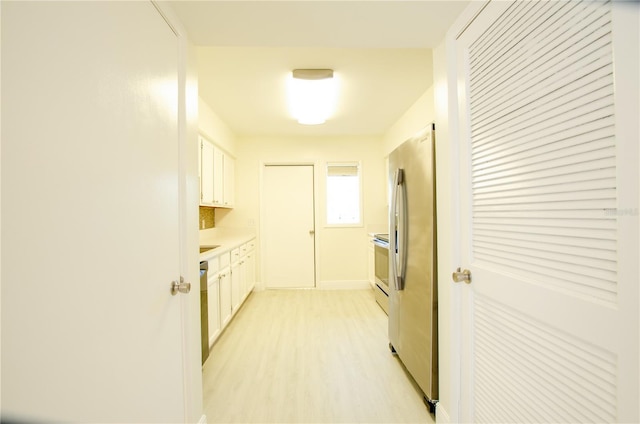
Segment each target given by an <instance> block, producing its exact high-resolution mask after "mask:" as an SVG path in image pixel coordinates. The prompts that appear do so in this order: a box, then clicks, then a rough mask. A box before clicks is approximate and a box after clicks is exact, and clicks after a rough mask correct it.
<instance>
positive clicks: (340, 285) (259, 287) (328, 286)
mask: <svg viewBox="0 0 640 424" xmlns="http://www.w3.org/2000/svg"><path fill="white" fill-rule="evenodd" d="M366 289H371V283H370V282H369V281H366V280H338V281H320V282H318V283H317V284H316V290H366ZM253 290H254V291H263V290H267V288H266V287H265V286H264V284H262V283H260V282H258V283H256V285H255V287H254V288H253Z"/></svg>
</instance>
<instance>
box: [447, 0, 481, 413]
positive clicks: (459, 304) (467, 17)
mask: <svg viewBox="0 0 640 424" xmlns="http://www.w3.org/2000/svg"><path fill="white" fill-rule="evenodd" d="M488 4H489V1H478V2H471V3H470V4H469V6H468V7H467V8H466V9H465V10H464V11H463V12H462V13H461V14H460V15H459V16H458V18H457V20H456V22H455V23H454V24H453V25H452V26H451V27H450V28H449V31H448V32H447V36H446V38H445V41H444V49H445V53H444V54H445V60H446V63H445V66H446V90H447V99H448V105H447V111H446V114H447V121H448V122H447V124H448V128H447V129H444V128H442V127H441V128H440V131H439V132H438V134H437V135H436V140H437V139H438V137H440V138H441V141H440V142H439V143H438V142H437V141H436V143H437V149H436V152H437V151H438V148H440V149H442V148H443V147H444V146H447V148H448V149H449V151H448V152H446V153H445V152H442V151H440V154H439V155H440V156H442V155H448V159H449V166H450V171H449V175H448V176H447V177H448V178H447V179H448V180H449V186H448V187H442V186H438V187H437V190H436V191H437V192H438V191H441V190H443V189H446V190H449V191H450V203H449V204H448V205H446V207H445V205H442V204H439V209H440V208H443V209H446V208H449V211H450V212H452V215H451V216H450V228H446V229H444V228H440V226H441V225H442V224H440V223H439V224H438V227H439V228H438V234H447V233H448V234H449V235H450V236H451V240H452V242H451V246H450V255H451V258H450V263H449V264H447V265H450V266H452V267H456V266H460V265H461V254H460V228H459V225H458V223H459V222H460V218H459V209H460V196H459V185H460V177H459V174H458V173H457V172H456V170H457V169H458V168H457V166H458V164H459V163H460V152H459V143H460V137H459V134H458V127H459V126H458V101H459V99H458V86H457V84H458V77H457V66H458V65H457V59H456V40H457V39H458V37H460V36H461V35H462V33H463V32H464V31H465V30H466V29H467V28H468V27H469V25H471V23H472V22H473V21H474V20H475V19H476V17H477V16H478V15H479V14H480V12H481V11H482V10H484V8H485V7H486V6H487V5H488ZM442 137H446V138H447V140H442ZM436 169H437V168H436ZM442 180H446V179H445V178H442V177H440V176H438V177H437V178H436V181H442ZM445 230H446V231H445ZM438 265H439V269H440V270H441V272H442V273H443V275H444V274H445V272H446V271H448V270H447V269H446V267H444V266H440V265H444V264H443V263H441V259H440V260H439V263H438ZM451 270H453V268H452V269H451ZM447 275H448V274H447ZM463 308H464V305H463V299H462V296H461V287H460V286H456V285H454V286H453V287H450V298H449V314H448V315H447V316H442V315H441V316H440V318H442V319H443V320H449V321H450V327H449V331H450V334H449V356H448V357H449V361H450V363H449V369H450V375H449V377H450V381H449V401H448V404H447V405H446V406H447V408H449V410H448V411H447V410H445V409H444V404H443V402H439V403H438V405H437V409H436V421H437V422H460V417H461V406H462V402H461V396H462V388H463V383H462V381H461V367H462V365H463V364H462V362H461V342H462V337H463V334H462V327H461V322H462V320H461V315H460V314H461V311H463ZM442 398H443V395H442V394H441V399H442ZM449 413H451V415H449ZM440 414H446V420H445V416H439V415H440Z"/></svg>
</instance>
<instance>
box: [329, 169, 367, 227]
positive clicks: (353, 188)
mask: <svg viewBox="0 0 640 424" xmlns="http://www.w3.org/2000/svg"><path fill="white" fill-rule="evenodd" d="M361 185H362V184H361V179H360V164H359V163H357V162H348V163H330V164H327V225H330V226H341V225H345V226H359V225H361V224H362V201H361V199H362V196H361V189H360V187H361Z"/></svg>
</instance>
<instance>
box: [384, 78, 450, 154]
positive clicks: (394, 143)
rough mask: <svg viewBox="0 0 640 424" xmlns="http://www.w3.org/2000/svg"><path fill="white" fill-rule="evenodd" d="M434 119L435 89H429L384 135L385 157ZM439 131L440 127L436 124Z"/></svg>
mask: <svg viewBox="0 0 640 424" xmlns="http://www.w3.org/2000/svg"><path fill="white" fill-rule="evenodd" d="M434 119H435V111H434V104H433V87H429V88H428V89H427V90H426V91H425V92H424V93H423V94H422V95H421V96H420V97H419V98H418V100H416V102H415V103H414V104H413V105H411V107H410V108H409V109H408V110H407V111H406V112H405V113H404V114H403V115H402V116H401V117H400V119H398V120H397V121H396V122H395V123H394V124H393V125H392V126H391V128H389V129H388V130H387V132H386V133H385V134H384V141H383V143H384V144H383V150H384V154H385V156H388V155H389V153H391V152H392V151H393V149H395V148H396V147H398V146H399V145H400V144H402V142H403V141H405V140H407V139H408V138H410V137H412V136H413V135H415V133H416V132H418V131H419V130H421V129H422V128H424V127H425V126H427V124H429V123H430V122H432V121H433V120H434ZM437 131H438V125H437V123H436V132H437Z"/></svg>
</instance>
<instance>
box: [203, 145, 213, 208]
mask: <svg viewBox="0 0 640 424" xmlns="http://www.w3.org/2000/svg"><path fill="white" fill-rule="evenodd" d="M213 154H214V147H213V144H211V143H209V142H208V141H207V140H205V139H203V138H200V204H201V205H208V206H211V205H213V200H214V187H213V173H214V167H213V165H214V164H213V158H214V155H213Z"/></svg>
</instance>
